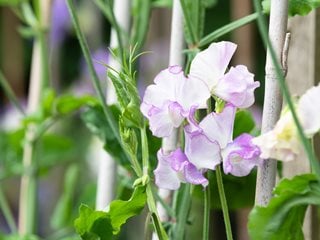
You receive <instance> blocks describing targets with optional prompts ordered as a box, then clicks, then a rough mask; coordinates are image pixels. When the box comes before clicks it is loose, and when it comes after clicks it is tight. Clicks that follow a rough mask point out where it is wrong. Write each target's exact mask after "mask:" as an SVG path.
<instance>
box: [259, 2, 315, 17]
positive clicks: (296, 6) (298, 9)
mask: <svg viewBox="0 0 320 240" xmlns="http://www.w3.org/2000/svg"><path fill="white" fill-rule="evenodd" d="M262 7H263V11H264V12H266V13H270V7H271V1H270V0H263V1H262ZM318 7H320V1H319V0H289V9H288V14H289V16H295V15H301V16H304V15H307V14H308V13H309V12H311V11H312V10H313V9H316V8H318Z"/></svg>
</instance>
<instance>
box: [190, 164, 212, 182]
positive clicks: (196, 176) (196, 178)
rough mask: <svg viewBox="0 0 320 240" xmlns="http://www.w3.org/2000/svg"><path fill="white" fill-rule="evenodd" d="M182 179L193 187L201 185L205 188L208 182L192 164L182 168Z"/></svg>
mask: <svg viewBox="0 0 320 240" xmlns="http://www.w3.org/2000/svg"><path fill="white" fill-rule="evenodd" d="M184 177H185V179H186V182H189V183H192V184H195V185H199V184H201V185H202V186H203V187H206V186H208V184H209V181H208V180H207V179H206V178H205V177H204V176H203V175H202V173H201V172H200V171H199V170H198V169H197V168H196V167H195V166H194V165H193V164H192V163H188V164H186V165H185V166H184Z"/></svg>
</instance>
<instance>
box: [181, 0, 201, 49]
mask: <svg viewBox="0 0 320 240" xmlns="http://www.w3.org/2000/svg"><path fill="white" fill-rule="evenodd" d="M180 4H181V8H182V12H183V16H184V20H185V23H186V28H187V30H188V32H189V35H190V38H191V41H192V44H196V43H197V37H196V33H195V31H194V29H193V27H192V23H191V19H190V17H189V14H188V8H187V5H186V3H185V0H180Z"/></svg>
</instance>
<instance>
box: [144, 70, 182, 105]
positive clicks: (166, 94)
mask: <svg viewBox="0 0 320 240" xmlns="http://www.w3.org/2000/svg"><path fill="white" fill-rule="evenodd" d="M185 81H186V77H185V76H184V74H183V71H182V68H181V67H180V66H171V67H169V68H167V69H165V70H163V71H161V72H160V73H159V74H158V75H157V76H156V77H155V79H154V82H155V84H153V85H150V86H148V87H147V89H146V91H145V94H144V97H143V102H144V103H147V104H151V105H153V106H156V107H158V108H162V107H163V105H164V104H165V103H166V102H167V101H171V102H176V100H177V96H176V93H177V92H180V89H181V88H182V86H183V84H184V83H185Z"/></svg>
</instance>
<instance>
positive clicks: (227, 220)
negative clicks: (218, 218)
mask: <svg viewBox="0 0 320 240" xmlns="http://www.w3.org/2000/svg"><path fill="white" fill-rule="evenodd" d="M216 178H217V184H218V191H219V197H220V202H221V208H222V212H223V219H224V224H225V227H226V234H227V239H228V240H232V239H233V238H232V230H231V224H230V217H229V210H228V205H227V199H226V194H225V192H224V187H223V181H222V173H221V167H220V165H218V166H217V167H216Z"/></svg>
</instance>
